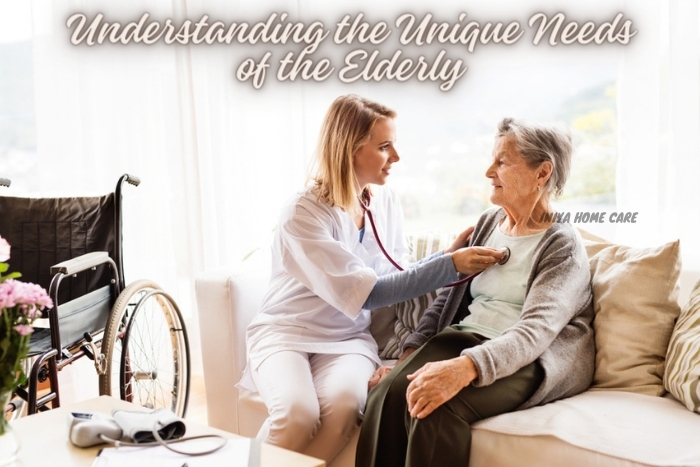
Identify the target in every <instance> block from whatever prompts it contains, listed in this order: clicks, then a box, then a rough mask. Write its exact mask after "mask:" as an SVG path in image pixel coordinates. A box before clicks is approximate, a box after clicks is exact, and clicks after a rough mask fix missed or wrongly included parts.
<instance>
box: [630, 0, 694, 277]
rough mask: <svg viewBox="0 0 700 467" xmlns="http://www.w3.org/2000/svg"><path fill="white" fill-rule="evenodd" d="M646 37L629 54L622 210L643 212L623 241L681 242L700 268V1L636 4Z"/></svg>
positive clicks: (687, 259) (686, 258) (636, 16)
mask: <svg viewBox="0 0 700 467" xmlns="http://www.w3.org/2000/svg"><path fill="white" fill-rule="evenodd" d="M625 8H629V10H630V11H633V12H634V13H633V14H634V19H635V25H636V26H637V28H638V30H639V33H638V34H637V37H635V38H634V41H633V42H632V43H631V44H630V45H629V46H627V47H625V48H624V49H623V50H622V52H621V60H620V74H619V80H618V86H617V89H618V130H619V133H618V141H619V156H618V168H617V207H618V210H619V211H632V212H635V211H636V212H638V213H639V214H638V223H637V224H628V225H622V224H620V225H618V226H617V227H618V229H617V237H616V239H617V240H618V241H621V242H624V243H627V244H631V245H637V246H649V245H655V244H658V243H660V242H662V241H670V240H673V239H676V238H680V239H681V251H682V254H683V260H684V261H685V262H686V266H690V267H693V268H694V269H700V242H698V234H700V207H699V206H698V202H699V201H700V195H698V190H697V184H698V180H699V179H700V28H699V27H698V26H699V14H700V13H699V10H698V2H697V0H664V1H658V0H648V1H638V0H635V1H629V2H627V5H625Z"/></svg>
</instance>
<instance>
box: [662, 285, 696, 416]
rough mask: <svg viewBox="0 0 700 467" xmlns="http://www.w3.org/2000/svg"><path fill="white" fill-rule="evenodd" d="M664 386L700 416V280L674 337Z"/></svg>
mask: <svg viewBox="0 0 700 467" xmlns="http://www.w3.org/2000/svg"><path fill="white" fill-rule="evenodd" d="M664 387H665V388H666V389H667V390H668V392H670V393H671V394H673V396H674V397H675V398H676V399H678V400H679V401H681V402H683V404H685V406H686V407H687V408H688V409H690V410H692V411H695V412H698V413H700V280H699V281H697V282H696V283H695V286H694V287H693V291H692V292H691V293H690V300H688V303H687V304H686V305H685V306H684V307H683V311H681V315H680V316H679V317H678V322H677V323H676V327H675V328H674V330H673V334H672V335H671V343H670V344H669V345H668V353H667V354H666V372H665V373H664Z"/></svg>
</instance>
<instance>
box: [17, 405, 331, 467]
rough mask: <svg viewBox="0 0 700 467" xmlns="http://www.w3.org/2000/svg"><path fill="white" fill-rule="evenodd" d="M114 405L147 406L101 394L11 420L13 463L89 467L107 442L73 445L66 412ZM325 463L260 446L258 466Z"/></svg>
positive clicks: (190, 430) (192, 426) (192, 430)
mask: <svg viewBox="0 0 700 467" xmlns="http://www.w3.org/2000/svg"><path fill="white" fill-rule="evenodd" d="M113 409H122V410H147V409H144V408H142V407H139V406H136V405H134V404H131V403H129V402H125V401H122V400H120V399H115V398H113V397H109V396H101V397H97V398H95V399H90V400H86V401H82V402H78V403H75V404H71V405H67V406H65V407H60V408H58V409H54V410H49V411H47V412H42V413H38V414H36V415H31V416H28V417H23V418H20V419H17V420H14V421H12V422H11V423H10V424H11V426H12V428H13V429H14V430H15V432H16V433H17V435H18V436H19V438H20V441H21V443H22V446H21V448H20V451H19V457H18V459H17V461H16V462H15V465H17V466H22V467H32V466H42V465H50V466H52V467H83V466H85V467H89V466H90V465H91V464H92V461H93V460H94V459H95V457H96V456H97V453H98V451H99V450H100V448H102V447H106V445H103V446H95V447H92V448H85V449H83V448H77V447H75V446H73V444H71V442H70V441H69V440H68V423H67V419H68V413H69V412H101V413H104V414H107V415H110V414H111V413H112V410H113ZM186 424H187V435H188V436H195V435H203V434H210V433H216V434H219V435H222V436H225V437H227V438H238V437H239V436H238V435H235V434H233V433H229V432H226V431H223V430H219V429H216V428H211V427H208V426H205V425H201V424H199V423H194V422H190V421H186ZM325 465H326V463H325V462H324V461H322V460H319V459H315V458H313V457H309V456H305V455H303V454H299V453H296V452H292V451H288V450H286V449H282V448H278V447H276V446H271V445H268V444H263V445H262V446H261V450H260V466H261V467H280V466H284V467H324V466H325Z"/></svg>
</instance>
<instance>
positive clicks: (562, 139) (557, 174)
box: [496, 118, 574, 196]
mask: <svg viewBox="0 0 700 467" xmlns="http://www.w3.org/2000/svg"><path fill="white" fill-rule="evenodd" d="M509 135H513V136H514V137H515V147H516V149H517V151H518V153H519V154H520V156H522V158H523V159H525V162H526V163H527V165H528V167H530V168H533V169H534V168H535V167H538V166H539V165H540V164H541V163H542V162H545V161H549V162H551V164H552V175H551V176H550V177H549V180H547V184H546V185H545V190H547V192H548V193H554V194H555V195H556V196H560V195H561V194H562V192H563V191H564V185H565V184H566V180H567V179H568V178H569V173H570V172H571V155H572V153H573V149H574V148H573V144H572V142H571V133H570V132H569V131H568V130H566V129H563V128H559V127H557V126H553V125H547V126H544V125H534V124H531V123H527V122H523V121H520V120H514V119H512V118H504V119H503V120H501V122H500V123H499V124H498V135H497V136H496V137H497V138H499V137H501V136H509Z"/></svg>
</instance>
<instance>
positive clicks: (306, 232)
mask: <svg viewBox="0 0 700 467" xmlns="http://www.w3.org/2000/svg"><path fill="white" fill-rule="evenodd" d="M372 192H373V196H372V201H371V204H370V209H371V211H372V214H373V216H374V221H375V224H376V227H377V230H378V233H379V236H380V238H381V241H382V243H383V244H384V248H385V249H386V250H387V252H389V254H390V255H392V257H394V259H395V260H396V261H397V262H399V264H401V265H402V266H404V265H408V264H409V261H408V254H409V249H408V246H407V244H406V240H405V238H404V235H403V212H402V210H401V205H400V203H399V200H398V197H397V196H396V195H395V194H394V193H393V192H392V191H391V190H389V189H388V188H385V187H380V186H373V187H372ZM392 272H396V268H395V267H394V266H393V265H392V264H391V263H390V262H389V261H388V260H387V259H386V258H385V257H384V255H383V254H382V252H381V250H380V249H379V246H378V244H377V240H376V237H375V234H374V232H373V230H372V228H371V227H370V223H369V219H368V216H367V214H365V233H364V237H363V240H362V242H360V232H359V230H358V228H357V225H356V224H355V222H354V220H353V219H352V217H351V216H350V215H349V214H348V213H347V212H345V211H343V210H342V209H340V208H339V207H337V206H336V207H331V206H329V205H328V204H327V203H325V202H323V201H319V200H318V199H317V197H316V195H315V194H314V193H312V192H311V191H310V190H306V191H304V192H301V193H298V194H297V195H295V196H294V197H293V198H292V199H291V200H290V202H289V203H288V204H287V206H286V207H285V208H283V210H282V214H281V217H280V221H279V225H278V228H277V231H276V232H275V237H274V241H273V245H272V274H271V278H270V284H269V288H268V292H267V294H266V295H265V298H264V299H263V302H262V307H261V310H260V313H259V314H258V315H257V316H256V317H255V318H254V319H253V321H252V323H251V324H250V325H249V326H248V330H247V332H246V347H247V354H248V368H247V369H246V372H248V371H249V368H251V367H252V368H253V369H255V368H257V367H258V366H259V365H260V364H261V363H262V362H263V360H265V358H267V357H268V356H269V355H271V354H273V353H275V352H279V351H281V350H297V351H302V352H310V353H325V354H347V353H355V354H361V355H365V356H367V357H368V358H370V359H371V360H373V361H375V362H376V363H377V364H379V363H380V360H379V357H378V356H377V344H376V342H375V341H374V339H373V338H372V336H371V334H370V332H369V325H370V311H369V310H364V309H362V305H363V304H364V302H365V301H366V300H367V297H368V296H369V293H370V292H371V291H372V288H373V287H374V284H375V283H376V281H377V277H378V276H381V275H384V274H389V273H392ZM244 387H245V385H244Z"/></svg>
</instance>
